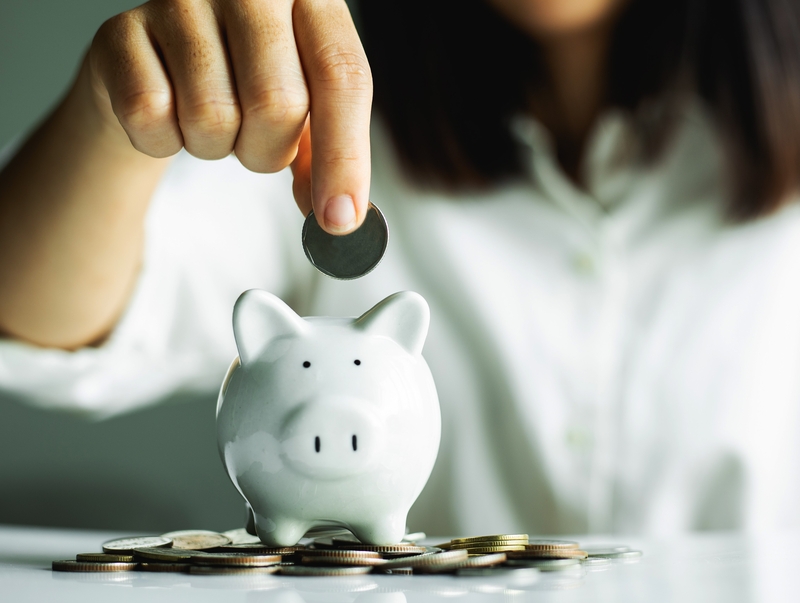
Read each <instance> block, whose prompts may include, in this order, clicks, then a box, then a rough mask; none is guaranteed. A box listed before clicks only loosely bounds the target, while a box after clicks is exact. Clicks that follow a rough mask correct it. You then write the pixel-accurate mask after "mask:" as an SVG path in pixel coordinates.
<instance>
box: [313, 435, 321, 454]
mask: <svg viewBox="0 0 800 603" xmlns="http://www.w3.org/2000/svg"><path fill="white" fill-rule="evenodd" d="M320 448H321V442H320V441H319V436H316V437H315V438H314V450H316V451H317V452H319V449H320Z"/></svg>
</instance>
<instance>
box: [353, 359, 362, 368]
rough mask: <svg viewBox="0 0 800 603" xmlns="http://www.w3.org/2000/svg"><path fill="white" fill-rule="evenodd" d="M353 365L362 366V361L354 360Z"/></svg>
mask: <svg viewBox="0 0 800 603" xmlns="http://www.w3.org/2000/svg"><path fill="white" fill-rule="evenodd" d="M353 364H355V365H356V366H361V361H360V360H358V359H356V360H353Z"/></svg>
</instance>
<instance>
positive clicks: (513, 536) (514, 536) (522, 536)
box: [450, 534, 528, 544]
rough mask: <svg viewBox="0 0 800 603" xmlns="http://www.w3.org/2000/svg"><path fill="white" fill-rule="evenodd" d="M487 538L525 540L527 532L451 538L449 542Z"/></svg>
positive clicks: (484, 539)
mask: <svg viewBox="0 0 800 603" xmlns="http://www.w3.org/2000/svg"><path fill="white" fill-rule="evenodd" d="M487 540H490V541H496V540H525V541H526V542H527V540H528V535H527V534H494V535H492V536H470V537H469V538H453V540H451V541H450V542H451V543H452V544H459V543H467V542H486V541H487Z"/></svg>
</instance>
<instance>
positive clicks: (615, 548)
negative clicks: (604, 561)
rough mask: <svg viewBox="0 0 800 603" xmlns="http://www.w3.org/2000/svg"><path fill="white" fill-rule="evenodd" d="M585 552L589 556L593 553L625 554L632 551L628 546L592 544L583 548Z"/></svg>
mask: <svg viewBox="0 0 800 603" xmlns="http://www.w3.org/2000/svg"><path fill="white" fill-rule="evenodd" d="M583 550H584V551H586V552H587V553H589V555H591V554H592V553H624V552H625V551H630V550H631V547H629V546H628V545H627V544H590V545H589V546H585V547H583Z"/></svg>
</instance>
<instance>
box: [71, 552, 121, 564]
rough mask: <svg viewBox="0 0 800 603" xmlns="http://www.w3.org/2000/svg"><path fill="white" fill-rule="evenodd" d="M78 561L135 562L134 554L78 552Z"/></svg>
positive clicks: (76, 558)
mask: <svg viewBox="0 0 800 603" xmlns="http://www.w3.org/2000/svg"><path fill="white" fill-rule="evenodd" d="M75 560H76V561H90V562H95V563H133V555H110V554H108V553H78V554H77V555H75Z"/></svg>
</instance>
